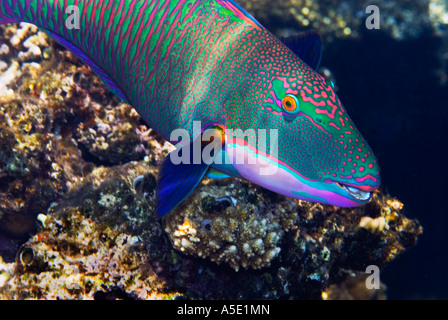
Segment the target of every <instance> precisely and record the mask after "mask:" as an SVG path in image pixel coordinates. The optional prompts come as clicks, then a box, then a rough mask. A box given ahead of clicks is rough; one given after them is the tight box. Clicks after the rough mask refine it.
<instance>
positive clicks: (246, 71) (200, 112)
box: [0, 0, 380, 217]
mask: <svg viewBox="0 0 448 320" xmlns="http://www.w3.org/2000/svg"><path fill="white" fill-rule="evenodd" d="M11 22H28V23H32V24H35V25H36V26H38V27H39V28H40V29H42V30H44V31H46V32H47V33H48V34H49V35H50V36H51V37H53V38H54V39H55V40H56V41H57V42H59V43H60V44H62V45H63V46H65V47H66V48H68V49H69V50H71V51H72V52H73V53H74V54H75V55H77V56H78V57H79V58H81V59H82V60H83V61H84V62H85V63H86V64H87V65H89V66H90V67H91V68H92V70H93V71H94V72H95V73H96V74H98V76H99V77H100V78H101V79H102V80H103V81H104V83H105V85H106V86H107V87H108V88H109V89H110V90H111V91H112V92H113V93H115V94H116V95H117V96H118V97H119V98H121V99H122V100H123V101H124V102H125V103H128V104H130V105H132V106H133V107H134V108H135V109H136V110H137V112H138V113H139V114H140V115H141V117H142V118H143V119H144V120H145V121H146V122H147V124H148V125H149V126H150V127H152V128H153V129H154V130H155V131H156V132H158V133H159V134H160V135H162V136H163V137H164V138H165V139H167V140H168V141H170V142H172V143H173V144H174V143H177V145H176V146H178V147H179V148H178V149H176V150H174V151H173V152H172V153H171V154H170V155H168V156H167V157H166V159H165V160H164V161H163V163H162V165H161V169H160V173H159V177H158V187H157V190H156V199H157V205H156V214H157V215H158V216H159V217H161V216H163V215H165V214H167V213H168V212H170V211H172V210H173V209H174V208H175V207H176V206H178V205H179V204H180V203H181V202H182V201H183V200H184V199H186V197H187V196H188V195H189V194H190V193H191V192H192V191H193V189H194V188H195V187H196V186H197V185H198V184H199V182H200V181H201V180H202V179H203V177H204V176H206V175H207V176H209V177H214V178H222V177H236V178H241V179H246V180H249V181H251V182H253V183H255V184H257V185H259V186H262V187H264V188H267V189H269V190H272V191H274V192H277V193H280V194H283V195H286V196H289V197H293V198H298V199H302V200H307V201H313V202H320V203H325V204H331V205H335V206H341V207H352V206H359V205H362V204H365V203H366V202H368V201H369V198H370V195H371V192H372V191H374V190H376V189H378V188H379V185H380V175H379V165H378V162H377V160H376V158H375V156H374V154H373V151H372V149H371V148H370V147H369V145H368V144H367V142H366V141H365V140H364V138H363V137H362V135H361V133H360V132H359V131H358V129H357V128H356V126H355V124H354V123H353V121H352V120H351V119H350V117H349V115H348V114H347V111H346V110H345V108H344V107H343V105H342V103H341V101H340V100H339V98H338V96H337V95H336V93H335V89H334V86H333V83H332V82H331V81H328V80H326V79H325V78H324V77H323V76H322V75H320V74H319V73H317V71H316V70H317V68H318V66H319V63H320V58H321V41H320V37H319V36H318V34H317V33H315V32H311V33H308V34H305V35H297V36H292V37H289V38H277V37H275V36H274V35H273V34H272V33H270V32H269V31H268V30H267V29H266V28H264V27H263V26H262V25H261V24H260V23H259V22H258V21H257V20H256V19H255V18H254V17H253V16H251V15H250V14H249V13H248V12H247V11H245V10H244V9H243V8H242V7H241V6H239V5H238V4H237V3H235V2H234V1H233V0H83V1H80V0H1V2H0V23H11ZM178 129H182V130H183V131H182V132H183V133H182V134H179V131H176V130H178ZM174 132H177V134H173V133H174ZM185 133H186V134H187V137H186V136H185ZM188 137H191V139H189V138H188ZM207 148H208V149H207ZM206 150H208V153H207V152H205V151H206ZM174 153H175V155H176V157H177V158H176V157H174V156H173V155H174ZM198 154H199V155H200V156H199V157H198V156H197V155H198ZM204 154H206V155H208V156H204ZM179 159H181V160H182V161H180V162H179V161H178V160H179ZM235 159H236V160H235ZM238 159H239V160H240V161H238Z"/></svg>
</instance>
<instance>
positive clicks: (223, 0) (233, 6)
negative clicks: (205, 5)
mask: <svg viewBox="0 0 448 320" xmlns="http://www.w3.org/2000/svg"><path fill="white" fill-rule="evenodd" d="M217 2H218V3H219V4H220V5H222V6H223V7H224V8H226V9H227V10H230V11H232V13H233V14H234V15H235V16H237V17H238V18H240V19H242V20H244V21H246V22H248V23H249V24H251V25H253V26H254V27H255V28H256V29H262V28H263V27H262V26H261V24H260V23H259V22H258V21H257V20H256V19H255V18H254V17H253V16H252V15H251V14H250V13H249V12H247V11H246V10H244V9H243V8H242V7H241V6H240V5H239V4H238V3H236V2H235V1H233V0H217Z"/></svg>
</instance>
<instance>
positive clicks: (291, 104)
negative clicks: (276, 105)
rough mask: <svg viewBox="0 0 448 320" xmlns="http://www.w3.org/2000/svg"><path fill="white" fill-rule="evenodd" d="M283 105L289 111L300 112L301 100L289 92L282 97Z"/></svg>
mask: <svg viewBox="0 0 448 320" xmlns="http://www.w3.org/2000/svg"><path fill="white" fill-rule="evenodd" d="M282 107H283V110H285V111H286V112H287V113H292V114H295V113H297V112H299V101H298V100H297V98H296V97H295V96H293V95H291V94H288V95H286V96H285V97H284V98H283V99H282Z"/></svg>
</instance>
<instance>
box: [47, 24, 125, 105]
mask: <svg viewBox="0 0 448 320" xmlns="http://www.w3.org/2000/svg"><path fill="white" fill-rule="evenodd" d="M44 30H45V32H47V33H48V35H49V36H50V37H52V38H53V39H55V40H56V41H57V42H58V43H60V44H61V45H62V46H64V47H65V48H67V49H69V50H70V51H71V52H73V54H75V55H76V56H77V57H78V58H80V59H81V60H82V61H83V62H84V63H85V64H87V65H88V66H89V67H90V68H91V69H92V70H93V71H94V72H95V73H96V74H97V75H98V76H99V77H100V78H101V80H103V82H104V84H105V85H106V87H107V88H108V89H109V90H110V91H112V92H113V93H114V94H115V95H117V96H118V97H119V98H120V99H121V100H123V101H124V102H125V103H127V104H129V101H128V99H127V98H126V95H125V94H124V92H123V91H121V89H120V87H119V86H118V84H117V83H116V82H115V81H114V80H112V78H111V77H110V76H109V75H108V74H107V73H106V72H105V71H104V70H103V69H102V68H101V67H100V66H98V65H97V64H96V62H95V61H93V60H92V59H91V58H89V57H88V56H87V55H86V54H85V53H84V52H83V51H82V50H81V49H79V48H78V47H77V46H76V45H75V44H74V43H72V42H70V41H69V40H67V39H65V38H64V37H61V36H60V35H58V34H56V33H54V32H52V31H49V30H47V29H44Z"/></svg>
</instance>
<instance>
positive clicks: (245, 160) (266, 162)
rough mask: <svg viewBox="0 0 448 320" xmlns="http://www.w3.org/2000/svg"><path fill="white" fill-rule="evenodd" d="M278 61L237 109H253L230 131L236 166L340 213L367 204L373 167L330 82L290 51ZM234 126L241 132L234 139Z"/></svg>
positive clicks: (375, 174)
mask: <svg viewBox="0 0 448 320" xmlns="http://www.w3.org/2000/svg"><path fill="white" fill-rule="evenodd" d="M285 55H286V58H285ZM287 55H289V56H287ZM272 61H274V62H272ZM277 62H278V63H275V57H273V58H272V59H271V63H270V69H269V70H268V68H266V67H262V68H259V70H258V71H257V74H256V75H255V76H253V77H252V78H253V80H252V81H249V83H251V84H252V85H254V84H255V85H254V86H253V87H252V88H247V89H246V92H247V93H246V94H245V96H244V97H243V98H241V99H242V100H245V102H240V105H242V104H244V103H246V104H251V107H246V108H241V107H240V108H239V111H238V110H237V112H236V113H238V112H239V115H238V117H237V118H238V119H237V121H235V120H234V121H233V122H232V123H231V124H232V125H233V126H232V125H230V126H228V127H230V128H231V129H232V130H231V132H230V134H229V133H226V135H227V137H226V139H227V147H226V148H227V150H226V152H227V154H228V157H229V158H230V159H231V160H230V161H231V162H232V165H233V167H234V168H235V169H236V170H237V171H238V173H239V175H241V176H242V177H244V178H246V179H247V180H250V181H252V182H254V183H256V184H258V185H261V186H263V187H265V188H267V189H270V190H272V191H275V192H277V193H280V194H284V195H287V196H290V197H294V198H299V199H303V200H308V201H313V202H320V203H326V204H331V205H336V206H340V207H353V206H359V205H362V204H365V203H367V202H368V201H369V199H370V196H371V192H373V191H374V190H376V189H378V188H379V185H380V175H379V165H378V161H377V159H376V157H375V155H374V153H373V151H372V149H371V148H370V146H369V145H368V143H367V142H366V141H365V139H364V138H363V136H362V135H361V133H360V132H359V130H358V129H357V128H356V126H355V124H354V123H353V121H352V120H351V118H350V117H349V115H348V114H347V111H346V110H345V108H344V106H343V105H342V103H341V101H340V99H339V98H338V96H337V94H336V92H335V88H334V85H333V83H332V82H331V81H329V80H326V79H325V78H324V77H322V76H321V75H320V74H318V73H317V72H316V71H315V70H313V69H311V68H310V67H309V66H308V65H306V63H304V62H303V61H301V60H300V58H298V57H297V56H295V55H294V54H292V53H291V52H289V51H287V50H285V52H284V54H283V58H282V60H281V61H278V59H277ZM260 65H261V64H260ZM259 80H261V81H259ZM258 81H259V82H258ZM242 110H243V111H242ZM247 110H249V111H247ZM234 113H235V112H234ZM236 123H238V124H239V125H242V126H243V130H241V132H237V133H236V134H235V132H236V131H237V130H235V129H236V127H237V125H236ZM244 123H246V124H250V125H246V126H244ZM250 130H253V131H252V132H250ZM251 137H252V138H251ZM238 159H240V161H239V163H238V162H237V160H238Z"/></svg>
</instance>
